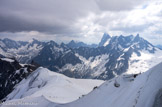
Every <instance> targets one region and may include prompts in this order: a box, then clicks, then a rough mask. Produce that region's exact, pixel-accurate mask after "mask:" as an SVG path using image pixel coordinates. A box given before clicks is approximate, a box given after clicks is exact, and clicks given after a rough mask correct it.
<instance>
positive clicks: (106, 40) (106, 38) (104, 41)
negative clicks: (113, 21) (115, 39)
mask: <svg viewBox="0 0 162 107" xmlns="http://www.w3.org/2000/svg"><path fill="white" fill-rule="evenodd" d="M110 38H111V36H110V35H109V34H108V33H104V34H103V37H102V39H101V42H100V43H99V46H106V45H108V43H109V39H110Z"/></svg>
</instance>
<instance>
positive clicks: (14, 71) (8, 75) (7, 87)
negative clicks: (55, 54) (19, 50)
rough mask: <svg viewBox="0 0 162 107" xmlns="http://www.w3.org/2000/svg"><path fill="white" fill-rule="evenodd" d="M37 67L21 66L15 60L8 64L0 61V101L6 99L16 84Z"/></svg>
mask: <svg viewBox="0 0 162 107" xmlns="http://www.w3.org/2000/svg"><path fill="white" fill-rule="evenodd" d="M37 67H38V66H36V65H25V66H21V65H20V64H19V62H17V61H16V60H14V61H13V62H8V61H5V60H1V59H0V68H1V69H0V100H2V99H3V98H4V97H6V96H7V95H8V94H9V93H10V92H11V91H12V90H13V89H14V86H15V85H16V84H17V83H19V82H20V81H21V80H22V79H24V78H26V77H27V76H28V75H29V74H30V73H31V72H32V71H33V70H35V69H36V68H37Z"/></svg>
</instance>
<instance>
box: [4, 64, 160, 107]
mask: <svg viewBox="0 0 162 107" xmlns="http://www.w3.org/2000/svg"><path fill="white" fill-rule="evenodd" d="M161 77H162V63H160V64H158V65H156V66H155V67H153V68H151V69H150V70H148V71H147V72H145V73H142V74H139V75H121V76H118V77H116V78H114V79H112V80H109V81H107V82H105V83H104V84H102V85H101V86H100V87H98V88H96V89H95V90H94V91H92V92H91V93H89V94H88V95H86V96H83V97H82V98H80V99H78V100H77V101H74V102H71V103H67V104H57V103H54V102H52V101H49V100H47V98H46V97H44V96H41V97H35V98H29V97H28V98H26V99H19V100H11V101H7V102H6V103H4V104H18V102H26V103H29V104H32V103H33V106H36V107H45V106H46V107H152V106H153V105H154V104H155V105H158V104H159V103H158V102H157V101H156V100H159V99H158V97H157V96H158V95H157V94H158V93H159V92H160V90H161V89H162V78H161ZM22 105H23V104H22V103H20V104H18V105H16V107H22ZM4 106H5V105H4ZM10 106H11V105H10ZM12 107H13V106H12ZM159 107H160V105H159Z"/></svg>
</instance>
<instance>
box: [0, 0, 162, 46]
mask: <svg viewBox="0 0 162 107" xmlns="http://www.w3.org/2000/svg"><path fill="white" fill-rule="evenodd" d="M104 32H107V33H109V34H110V35H111V36H113V35H114V36H116V35H130V34H134V35H136V34H137V33H139V34H140V36H141V37H143V38H145V39H147V40H149V41H150V42H151V43H153V44H162V1H161V0H0V38H4V37H8V38H12V39H15V40H30V39H31V38H36V39H39V40H55V41H56V42H61V41H65V42H68V41H70V40H72V39H73V40H77V41H84V42H86V43H98V42H99V41H100V39H101V37H102V34H103V33H104Z"/></svg>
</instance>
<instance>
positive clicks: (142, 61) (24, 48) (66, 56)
mask: <svg viewBox="0 0 162 107" xmlns="http://www.w3.org/2000/svg"><path fill="white" fill-rule="evenodd" d="M161 55H162V51H161V50H160V49H158V48H157V47H155V46H153V45H152V44H151V43H149V42H148V41H146V40H145V39H143V38H141V37H140V36H139V34H137V35H136V36H133V35H129V36H123V35H120V36H112V37H111V36H110V35H109V34H107V33H104V35H103V38H102V39H101V42H100V43H99V44H98V45H86V44H85V43H83V42H75V41H71V42H69V43H68V44H64V43H61V44H57V43H56V42H54V41H49V42H41V41H38V40H36V39H33V40H32V41H30V42H24V41H14V40H10V39H1V40H0V56H1V57H14V58H15V59H17V60H18V61H19V62H21V63H30V62H31V61H32V60H33V61H34V62H36V63H38V64H40V65H41V66H43V67H46V68H48V69H50V70H52V71H55V72H59V73H62V74H65V75H67V76H69V77H74V78H93V79H103V80H108V79H111V78H113V77H115V76H117V75H120V74H122V73H124V72H127V71H128V70H129V69H130V68H131V69H132V73H139V72H143V71H146V70H148V69H149V68H150V67H152V66H154V65H156V64H157V63H159V62H160V61H161V59H162V57H161ZM153 59H154V60H153ZM137 65H138V66H137ZM139 65H140V66H139ZM134 68H138V69H136V70H133V69H134ZM129 71H130V70H129Z"/></svg>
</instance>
